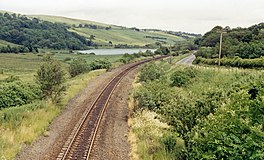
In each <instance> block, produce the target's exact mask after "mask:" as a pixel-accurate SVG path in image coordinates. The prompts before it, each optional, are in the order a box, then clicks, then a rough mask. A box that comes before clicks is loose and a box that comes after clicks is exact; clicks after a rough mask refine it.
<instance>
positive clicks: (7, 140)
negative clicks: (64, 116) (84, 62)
mask: <svg viewBox="0 0 264 160" xmlns="http://www.w3.org/2000/svg"><path fill="white" fill-rule="evenodd" d="M104 72H105V70H96V71H92V72H89V73H87V74H83V75H80V76H77V77H75V78H73V79H71V80H69V81H68V82H67V85H68V86H69V88H68V89H67V91H66V94H65V95H64V96H63V99H62V102H61V103H60V104H59V105H57V106H56V105H53V104H51V103H50V102H34V103H33V104H28V105H24V106H20V107H12V108H8V109H2V110H0V157H1V158H2V159H7V160H11V159H14V157H15V155H16V154H17V153H18V152H19V151H20V150H21V147H22V145H24V144H31V143H32V142H33V141H34V140H35V139H37V138H38V137H39V136H40V135H43V134H44V135H48V130H47V129H48V126H49V124H50V123H51V122H52V120H53V119H54V118H55V117H56V116H58V115H59V114H60V113H61V111H62V109H63V107H62V106H65V105H66V104H67V103H68V101H69V100H70V99H71V98H73V97H74V96H75V95H76V94H77V93H79V92H80V90H82V89H83V88H84V87H85V86H86V85H87V84H88V83H89V82H90V81H91V80H92V79H94V78H96V77H97V76H98V75H99V74H102V73H104Z"/></svg>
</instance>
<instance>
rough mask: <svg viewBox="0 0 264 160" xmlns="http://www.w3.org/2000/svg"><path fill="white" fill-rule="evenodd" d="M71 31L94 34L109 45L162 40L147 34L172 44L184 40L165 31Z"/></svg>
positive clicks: (98, 40)
mask: <svg viewBox="0 0 264 160" xmlns="http://www.w3.org/2000/svg"><path fill="white" fill-rule="evenodd" d="M70 31H72V32H76V33H78V34H80V35H82V36H85V37H87V38H89V37H90V36H91V35H94V36H95V40H94V42H96V43H98V44H103V45H109V41H111V42H112V43H113V45H117V44H128V45H139V46H144V45H146V44H154V43H155V42H160V41H159V40H157V39H152V38H146V36H150V37H159V38H165V39H164V40H162V41H165V42H166V44H171V45H173V44H174V43H175V42H177V41H183V40H184V39H183V38H181V37H177V36H173V35H169V34H165V33H163V32H147V31H134V30H131V29H111V30H105V29H96V30H94V29H89V28H72V29H71V30H70Z"/></svg>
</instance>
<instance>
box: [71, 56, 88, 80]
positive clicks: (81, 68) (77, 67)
mask: <svg viewBox="0 0 264 160" xmlns="http://www.w3.org/2000/svg"><path fill="white" fill-rule="evenodd" d="M88 71H90V66H89V65H88V64H87V63H86V61H85V59H83V58H77V59H74V60H73V61H72V62H71V63H70V67H69V73H70V75H71V77H75V76H77V75H79V74H82V73H85V72H88Z"/></svg>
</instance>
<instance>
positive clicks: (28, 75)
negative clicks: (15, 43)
mask: <svg viewBox="0 0 264 160" xmlns="http://www.w3.org/2000/svg"><path fill="white" fill-rule="evenodd" d="M77 57H82V58H84V59H85V60H86V61H87V62H88V63H91V62H92V61H93V60H95V59H108V61H110V62H111V63H114V64H113V65H114V66H115V62H117V61H118V60H119V59H120V58H121V57H122V55H109V56H108V55H79V54H61V53H55V54H54V55H53V58H54V59H57V60H60V61H61V62H63V67H64V70H65V71H67V69H68V63H70V62H71V61H72V60H73V59H75V58H77ZM65 59H68V60H69V61H67V62H65ZM42 60H43V55H41V54H32V53H27V54H0V80H3V79H5V78H7V77H9V76H11V75H16V76H18V77H20V78H21V79H22V80H26V81H29V80H32V79H33V78H34V74H36V71H37V69H38V68H39V66H40V65H41V63H42Z"/></svg>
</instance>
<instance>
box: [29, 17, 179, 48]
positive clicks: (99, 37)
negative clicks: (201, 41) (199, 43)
mask: <svg viewBox="0 0 264 160" xmlns="http://www.w3.org/2000/svg"><path fill="white" fill-rule="evenodd" d="M30 17H32V18H33V17H36V18H39V19H41V20H46V21H50V22H57V23H64V24H67V25H69V26H72V25H76V26H78V25H79V24H82V25H84V24H92V25H97V26H101V27H109V26H111V28H112V29H111V30H105V29H90V28H74V27H72V28H71V29H69V31H72V32H76V33H78V34H80V35H82V36H84V37H87V38H90V36H91V35H94V36H96V37H95V40H94V42H96V43H97V44H100V45H109V41H111V42H112V43H113V44H114V45H115V44H128V45H140V46H144V45H146V44H153V43H155V42H159V41H158V40H157V39H151V38H145V37H146V36H151V37H161V38H166V40H164V41H165V42H166V44H164V45H170V44H174V43H175V42H177V41H183V40H184V39H183V38H182V37H178V36H174V35H171V34H166V33H165V32H161V31H156V32H152V31H151V32H150V31H140V32H139V31H134V30H132V29H129V28H126V27H121V26H115V25H109V24H104V23H98V22H93V21H88V20H80V19H73V18H67V17H60V16H47V15H30Z"/></svg>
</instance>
